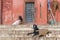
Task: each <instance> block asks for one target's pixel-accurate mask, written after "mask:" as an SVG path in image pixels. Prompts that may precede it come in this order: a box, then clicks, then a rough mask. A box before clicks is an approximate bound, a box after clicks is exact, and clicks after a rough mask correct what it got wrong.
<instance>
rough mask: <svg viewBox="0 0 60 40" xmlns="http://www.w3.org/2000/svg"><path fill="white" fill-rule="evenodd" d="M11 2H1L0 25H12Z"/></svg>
mask: <svg viewBox="0 0 60 40" xmlns="http://www.w3.org/2000/svg"><path fill="white" fill-rule="evenodd" d="M12 2H13V1H12V0H3V12H2V23H3V24H11V23H12V11H13V10H12Z"/></svg>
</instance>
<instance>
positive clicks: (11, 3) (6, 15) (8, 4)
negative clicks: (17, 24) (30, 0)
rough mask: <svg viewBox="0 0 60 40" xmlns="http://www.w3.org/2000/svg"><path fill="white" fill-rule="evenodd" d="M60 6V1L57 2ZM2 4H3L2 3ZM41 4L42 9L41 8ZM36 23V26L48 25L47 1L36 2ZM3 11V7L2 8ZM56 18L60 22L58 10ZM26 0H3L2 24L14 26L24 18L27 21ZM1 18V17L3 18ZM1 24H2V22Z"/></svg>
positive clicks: (37, 0)
mask: <svg viewBox="0 0 60 40" xmlns="http://www.w3.org/2000/svg"><path fill="white" fill-rule="evenodd" d="M57 1H58V3H59V6H60V0H57ZM0 3H1V2H0ZM40 4H41V7H40ZM35 8H36V12H35V22H34V23H36V24H47V20H48V19H47V0H43V1H42V0H35ZM0 10H1V7H0ZM55 13H56V15H55V18H56V20H57V22H60V17H59V16H60V11H59V10H57V11H56V12H55ZM24 14H25V0H3V12H2V15H1V16H2V23H3V24H12V23H13V22H14V21H16V20H17V19H18V16H22V17H23V19H24V21H25V15H24ZM1 16H0V17H1ZM0 23H1V22H0Z"/></svg>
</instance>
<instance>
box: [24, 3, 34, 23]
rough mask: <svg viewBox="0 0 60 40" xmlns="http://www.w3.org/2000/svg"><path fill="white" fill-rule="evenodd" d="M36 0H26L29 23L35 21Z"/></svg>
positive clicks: (27, 20) (26, 17)
mask: <svg viewBox="0 0 60 40" xmlns="http://www.w3.org/2000/svg"><path fill="white" fill-rule="evenodd" d="M34 19H35V17H34V2H25V20H26V22H27V23H31V22H34Z"/></svg>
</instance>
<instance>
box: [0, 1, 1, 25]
mask: <svg viewBox="0 0 60 40" xmlns="http://www.w3.org/2000/svg"><path fill="white" fill-rule="evenodd" d="M0 24H1V0H0Z"/></svg>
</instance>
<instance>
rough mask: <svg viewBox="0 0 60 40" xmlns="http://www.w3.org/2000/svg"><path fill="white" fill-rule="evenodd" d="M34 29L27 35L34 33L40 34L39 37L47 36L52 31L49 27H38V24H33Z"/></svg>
mask: <svg viewBox="0 0 60 40" xmlns="http://www.w3.org/2000/svg"><path fill="white" fill-rule="evenodd" d="M33 29H34V31H33V32H32V33H28V34H27V35H30V34H34V35H33V37H34V36H36V35H38V36H39V37H42V36H46V35H47V34H49V33H51V32H50V31H49V30H48V29H38V27H37V25H36V24H34V25H33Z"/></svg>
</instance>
